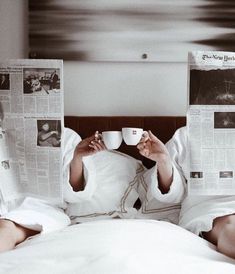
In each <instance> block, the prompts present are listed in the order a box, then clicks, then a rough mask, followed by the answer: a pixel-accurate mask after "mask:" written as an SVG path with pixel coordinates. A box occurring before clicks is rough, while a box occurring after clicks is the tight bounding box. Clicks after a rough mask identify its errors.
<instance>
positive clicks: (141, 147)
mask: <svg viewBox="0 0 235 274" xmlns="http://www.w3.org/2000/svg"><path fill="white" fill-rule="evenodd" d="M145 147H146V143H145V142H141V143H139V144H138V145H137V148H138V149H139V150H142V149H144V148H145Z"/></svg>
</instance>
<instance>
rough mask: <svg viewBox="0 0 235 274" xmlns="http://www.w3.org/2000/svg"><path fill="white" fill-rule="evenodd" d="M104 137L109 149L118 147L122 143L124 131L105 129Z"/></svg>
mask: <svg viewBox="0 0 235 274" xmlns="http://www.w3.org/2000/svg"><path fill="white" fill-rule="evenodd" d="M102 139H103V142H104V144H105V146H106V148H107V149H118V148H119V147H120V145H121V143H122V132H121V131H103V132H102Z"/></svg>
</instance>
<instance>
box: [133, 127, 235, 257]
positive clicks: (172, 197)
mask: <svg viewBox="0 0 235 274" xmlns="http://www.w3.org/2000/svg"><path fill="white" fill-rule="evenodd" d="M186 144H187V131H186V127H183V128H180V129H178V130H177V131H176V132H175V134H174V136H173V138H172V139H171V140H170V141H169V142H168V143H167V144H166V146H165V145H164V144H163V143H162V142H161V141H160V140H158V139H157V138H156V137H155V136H154V135H152V134H151V133H150V139H148V138H146V139H144V140H142V142H141V143H139V144H138V148H139V149H140V153H141V154H142V155H144V156H146V157H148V158H151V159H152V160H154V161H156V163H157V166H158V173H159V175H158V190H157V191H156V192H153V193H155V198H156V199H157V200H158V201H162V202H166V203H177V202H181V203H182V204H181V212H180V216H179V225H180V226H182V227H184V228H186V229H187V230H189V231H191V232H193V233H195V234H197V235H201V236H203V238H205V239H207V240H208V241H210V242H211V243H213V244H215V245H216V246H217V250H218V251H219V252H221V253H223V254H225V255H227V256H230V257H232V258H235V215H234V214H235V196H191V195H190V196H187V192H186V183H187V174H188V171H187V162H186V159H187V157H186V155H187V146H186ZM165 148H167V150H168V152H169V156H170V158H171V159H170V158H169V156H167V153H166V151H165ZM160 168H161V169H162V171H161V170H160ZM163 178H164V179H163ZM156 188H157V185H156Z"/></svg>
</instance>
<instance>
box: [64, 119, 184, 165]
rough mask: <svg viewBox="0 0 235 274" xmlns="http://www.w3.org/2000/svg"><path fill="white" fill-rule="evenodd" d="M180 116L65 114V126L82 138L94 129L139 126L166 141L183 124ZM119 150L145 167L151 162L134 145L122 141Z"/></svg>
mask: <svg viewBox="0 0 235 274" xmlns="http://www.w3.org/2000/svg"><path fill="white" fill-rule="evenodd" d="M185 124H186V118H185V117H181V116H170V117H169V116H80V117H79V116H65V126H66V127H69V128H71V129H73V130H74V131H76V132H77V133H78V134H79V135H80V136H81V137H82V138H85V137H88V136H91V135H92V134H94V132H95V131H96V130H98V131H99V132H102V131H105V130H121V128H122V127H140V128H143V129H144V130H149V129H150V130H151V131H152V132H153V133H154V134H155V135H156V136H157V137H158V138H159V139H160V140H161V141H163V142H164V143H165V142H167V141H168V140H169V139H170V138H171V137H172V135H173V134H174V132H175V131H176V129H178V128H180V127H182V126H185ZM119 151H121V152H124V153H126V154H129V155H131V156H133V157H135V158H137V159H140V160H141V161H142V162H143V164H144V165H145V166H146V167H148V168H149V167H152V166H153V162H152V161H150V160H148V159H146V158H144V157H143V156H141V155H140V154H139V153H138V150H137V148H136V147H133V146H127V145H126V144H125V143H124V142H123V143H122V145H121V147H120V148H119Z"/></svg>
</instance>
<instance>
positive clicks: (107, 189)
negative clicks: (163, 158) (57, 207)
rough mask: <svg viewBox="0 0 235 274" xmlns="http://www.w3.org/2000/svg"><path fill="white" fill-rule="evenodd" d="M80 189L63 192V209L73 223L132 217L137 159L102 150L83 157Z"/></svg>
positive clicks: (139, 169) (135, 192)
mask: <svg viewBox="0 0 235 274" xmlns="http://www.w3.org/2000/svg"><path fill="white" fill-rule="evenodd" d="M83 164H84V176H85V180H86V186H85V189H84V191H79V192H73V193H72V191H71V194H72V195H71V196H70V197H68V196H67V200H68V202H69V204H68V207H67V209H66V212H67V214H68V215H69V216H70V218H71V220H72V222H73V223H77V222H84V221H88V220H91V219H94V218H96V219H97V218H102V219H104V218H110V217H112V218H114V217H125V218H132V217H135V214H136V209H134V208H133V205H134V203H135V202H136V200H137V198H138V193H137V183H138V180H137V177H138V176H137V174H138V173H140V172H142V171H143V170H144V167H143V165H142V163H141V162H140V161H137V160H136V159H134V158H132V157H130V156H128V155H125V154H122V153H120V152H117V151H102V152H98V153H96V154H93V155H91V156H87V157H84V158H83Z"/></svg>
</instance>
